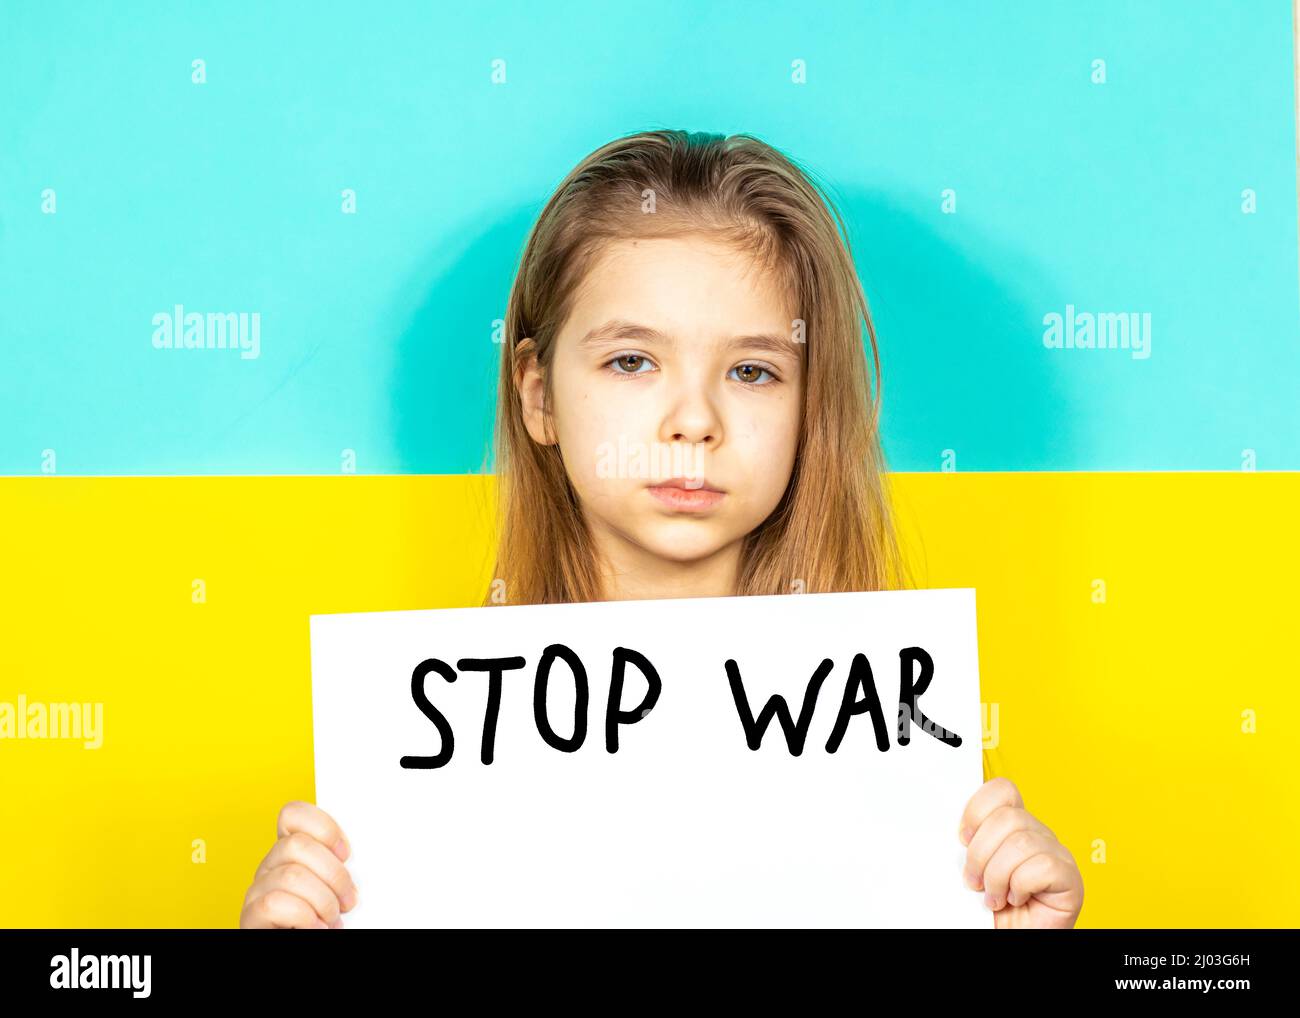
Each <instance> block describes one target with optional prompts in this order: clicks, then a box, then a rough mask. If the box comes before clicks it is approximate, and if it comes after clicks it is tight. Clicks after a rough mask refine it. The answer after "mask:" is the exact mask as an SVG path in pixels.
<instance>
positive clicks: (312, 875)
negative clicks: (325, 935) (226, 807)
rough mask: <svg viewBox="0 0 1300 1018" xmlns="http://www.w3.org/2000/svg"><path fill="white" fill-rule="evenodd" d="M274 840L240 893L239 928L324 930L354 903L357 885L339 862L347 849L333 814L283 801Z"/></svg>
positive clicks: (335, 923)
mask: <svg viewBox="0 0 1300 1018" xmlns="http://www.w3.org/2000/svg"><path fill="white" fill-rule="evenodd" d="M276 833H277V840H276V843H275V844H274V845H273V846H271V851H269V852H268V853H267V854H266V858H264V859H263V860H262V862H261V864H260V865H259V866H258V868H257V872H256V873H255V874H254V876H253V883H252V886H251V887H249V889H248V893H247V894H246V895H244V907H243V909H242V911H241V912H240V916H239V925H240V926H241V927H243V928H245V929H257V928H262V929H266V928H276V929H329V928H331V927H333V928H338V927H341V926H342V919H341V913H342V912H347V911H349V910H350V909H352V908H354V907H356V902H357V889H356V884H355V883H354V882H353V880H352V876H351V874H350V873H348V870H347V867H346V866H344V865H343V862H344V860H346V859H347V858H348V857H349V856H350V855H351V847H350V846H349V845H348V842H347V838H346V837H345V836H344V834H343V831H342V830H341V829H340V828H339V825H338V824H337V823H335V822H334V818H333V817H331V816H330V815H329V814H328V813H326V812H325V811H324V810H323V809H321V808H320V807H318V806H315V805H313V804H311V803H309V802H302V801H294V802H290V803H286V804H285V806H284V807H283V808H282V809H281V810H280V815H279V817H278V818H277V819H276Z"/></svg>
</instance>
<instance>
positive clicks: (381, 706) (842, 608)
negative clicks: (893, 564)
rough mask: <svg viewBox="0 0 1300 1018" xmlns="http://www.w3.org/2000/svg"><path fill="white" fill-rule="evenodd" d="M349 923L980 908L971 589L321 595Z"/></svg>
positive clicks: (773, 916) (318, 720)
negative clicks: (970, 838)
mask: <svg viewBox="0 0 1300 1018" xmlns="http://www.w3.org/2000/svg"><path fill="white" fill-rule="evenodd" d="M311 657H312V695H313V700H314V703H313V713H314V724H315V752H316V796H317V797H316V802H317V804H318V805H319V806H320V807H321V808H322V809H324V810H325V811H326V812H327V813H329V814H330V815H331V816H333V817H334V818H335V819H336V820H337V821H338V822H339V825H340V826H341V827H342V828H343V830H344V832H345V833H346V834H347V836H348V839H349V841H350V842H351V845H352V857H351V859H350V860H349V861H348V868H349V870H350V871H351V873H352V875H353V878H354V879H355V881H356V883H357V890H358V899H359V903H358V905H357V907H356V908H355V909H354V910H353V911H352V912H350V913H347V914H346V915H345V917H344V923H345V925H346V926H348V927H380V926H383V927H483V926H490V927H498V926H508V927H520V926H522V927H574V926H581V927H682V926H689V927H700V926H706V927H729V928H732V927H750V926H761V927H770V926H780V927H785V926H799V927H806V926H817V927H822V926H830V927H952V926H957V927H985V928H990V927H991V926H992V917H991V913H989V912H988V911H987V910H986V909H985V908H984V907H983V904H982V895H981V894H979V893H978V892H975V891H972V890H970V889H969V888H967V887H966V886H965V884H964V883H963V882H962V878H961V867H962V863H963V861H964V859H965V849H964V848H963V847H962V845H961V843H960V842H959V841H958V838H957V829H958V824H959V821H960V819H961V814H962V810H963V809H964V807H965V805H966V802H967V800H968V799H969V798H970V796H971V795H972V794H973V793H974V792H975V790H976V789H977V788H979V786H980V784H981V783H982V780H983V774H982V768H981V760H980V753H981V738H982V727H981V716H980V695H979V675H978V667H977V649H976V635H975V592H974V591H973V590H918V591H899V592H882V593H844V594H791V595H784V596H782V595H773V596H757V597H718V598H690V599H673V600H654V601H605V602H597V603H591V604H565V605H537V606H500V607H487V608H456V609H434V610H427V611H396V612H369V613H358V614H340V615H315V616H312V618H311Z"/></svg>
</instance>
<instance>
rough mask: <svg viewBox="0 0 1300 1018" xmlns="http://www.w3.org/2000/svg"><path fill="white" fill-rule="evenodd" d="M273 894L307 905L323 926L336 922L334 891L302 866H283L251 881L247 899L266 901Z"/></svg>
mask: <svg viewBox="0 0 1300 1018" xmlns="http://www.w3.org/2000/svg"><path fill="white" fill-rule="evenodd" d="M274 894H290V895H293V896H294V897H295V898H300V899H301V900H302V901H304V902H306V903H307V905H308V907H310V908H311V909H312V911H313V913H314V918H317V919H319V920H320V921H321V922H323V923H324V924H325V925H326V926H332V925H333V924H334V923H336V922H337V921H338V919H339V913H340V909H339V899H338V896H337V895H336V894H335V893H334V890H333V888H331V887H330V886H329V884H327V883H325V881H323V880H322V879H321V878H320V877H318V876H317V875H316V874H315V873H313V872H312V871H311V870H310V869H308V868H307V867H306V866H303V865H302V864H301V863H296V862H291V863H285V865H283V866H279V867H277V868H275V869H273V870H269V871H268V872H267V873H265V874H264V875H263V876H261V877H259V878H258V879H257V880H254V881H253V886H252V887H250V888H249V889H248V897H249V898H255V897H262V898H267V897H270V896H271V895H274Z"/></svg>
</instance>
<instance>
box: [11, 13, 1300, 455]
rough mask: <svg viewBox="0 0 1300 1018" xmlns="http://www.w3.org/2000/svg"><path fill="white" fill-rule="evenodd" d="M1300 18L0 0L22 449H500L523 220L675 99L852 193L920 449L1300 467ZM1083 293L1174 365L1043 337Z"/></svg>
mask: <svg viewBox="0 0 1300 1018" xmlns="http://www.w3.org/2000/svg"><path fill="white" fill-rule="evenodd" d="M1291 31H1292V25H1291V10H1290V5H1289V3H1287V2H1286V0H1267V2H1264V0H1257V2H1253V3H1241V2H1235V3H1226V2H1225V3H1209V2H1197V3H1185V2H1180V3H1142V4H1134V3H1127V2H1125V3H1077V4H1059V3H1050V4H1044V3H1041V2H1018V3H1000V4H970V3H827V4H821V5H808V4H798V5H796V4H793V3H781V4H762V3H758V4H756V3H709V4H703V3H683V2H675V3H674V2H670V3H659V4H654V5H651V6H648V7H629V8H625V9H621V10H619V9H614V8H613V5H610V4H608V3H568V4H545V5H536V4H526V3H493V4H491V5H489V6H486V7H483V8H482V9H476V10H473V11H466V10H464V9H462V8H461V7H460V6H459V5H452V4H447V5H443V4H437V5H432V4H427V3H425V4H420V3H392V2H390V3H373V4H368V5H364V6H361V7H358V6H356V5H353V4H324V3H314V4H310V5H307V4H303V5H292V4H261V3H257V4H252V3H221V4H217V5H203V6H200V5H197V4H195V5H181V4H145V3H122V4H93V3H12V2H7V3H5V4H4V5H3V6H2V7H0V473H3V474H18V475H21V474H34V473H39V472H40V469H41V451H42V450H43V449H46V448H53V449H54V450H56V452H57V454H58V471H59V473H61V474H329V473H338V472H339V464H340V451H341V450H342V449H344V448H350V449H354V450H356V455H357V471H358V472H360V473H463V472H466V471H477V470H480V469H482V468H483V466H484V458H485V455H486V452H487V448H488V442H489V439H490V434H491V421H492V409H493V398H494V382H495V376H496V367H497V358H498V355H499V352H500V347H499V346H497V345H496V344H494V343H493V342H492V323H493V320H494V319H498V318H500V317H502V315H503V314H504V308H505V302H506V297H507V294H508V291H509V286H510V281H511V276H512V273H513V270H514V267H515V264H516V261H517V259H518V256H519V253H520V248H521V245H522V242H523V239H524V236H525V233H526V231H527V229H528V227H529V225H530V224H531V222H532V220H533V218H534V217H535V216H536V214H537V212H538V211H539V210H540V208H541V206H542V204H543V203H544V201H545V200H546V198H547V197H548V196H549V194H550V192H551V191H552V190H553V188H554V187H555V186H556V184H558V182H559V181H560V180H561V179H562V178H563V176H564V175H565V173H566V172H567V171H568V170H569V169H570V168H571V167H572V166H573V165H574V164H575V163H576V162H577V161H578V160H579V159H581V158H582V157H583V156H584V155H585V154H587V153H588V152H589V151H591V150H592V149H594V148H596V147H597V146H599V145H600V144H602V143H604V142H605V141H608V140H610V139H611V138H614V137H617V136H619V135H623V134H627V133H630V132H632V131H636V130H642V129H647V128H656V127H673V128H684V129H688V130H706V131H718V132H727V133H731V132H740V131H744V132H749V133H753V134H756V135H758V136H759V137H761V138H763V139H764V140H765V141H768V142H769V143H771V144H773V145H775V146H776V147H778V148H780V149H782V150H783V151H785V152H787V153H788V154H789V155H791V156H793V157H794V158H795V159H796V160H798V161H799V162H801V163H802V164H804V165H805V166H807V167H808V168H809V169H811V170H812V171H813V172H814V173H815V174H816V175H817V176H818V177H819V178H821V179H822V180H824V181H826V182H827V183H828V184H829V185H830V187H831V189H832V191H833V193H834V195H835V196H836V198H837V200H838V201H839V202H840V203H841V207H842V210H843V211H844V213H845V215H846V217H847V219H848V221H849V223H850V227H851V233H852V246H853V252H854V255H855V257H856V258H857V262H858V267H859V271H860V273H861V275H862V278H863V281H864V284H865V287H866V290H867V294H868V298H869V301H870V303H871V305H872V310H873V313H874V318H875V323H876V327H877V331H878V336H879V341H880V344H881V348H882V356H883V360H884V396H885V444H886V451H887V454H888V457H889V461H890V464H891V466H892V467H893V468H894V469H896V470H916V471H928V470H937V469H940V466H941V462H942V454H943V450H945V449H952V450H954V451H955V453H956V462H957V466H958V469H961V470H1005V471H1019V470H1169V469H1208V470H1217V469H1225V470H1237V469H1240V466H1241V451H1242V450H1243V449H1244V448H1252V449H1255V450H1256V451H1257V455H1258V466H1259V468H1260V469H1292V470H1294V469H1297V468H1300V314H1298V311H1300V286H1298V283H1297V280H1298V278H1300V268H1298V266H1297V207H1296V156H1295V119H1294V102H1295V96H1294V85H1293V62H1292V48H1291ZM197 58H201V59H203V60H204V61H206V73H207V82H206V84H203V85H195V84H193V83H192V82H191V79H190V75H191V61H192V60H194V59H197ZM497 58H500V59H504V60H505V61H506V71H507V80H506V83H505V84H501V85H494V84H493V83H492V81H491V70H492V63H491V62H492V61H493V60H494V59H497ZM1097 58H1100V59H1104V60H1105V61H1106V74H1107V83H1106V84H1104V85H1096V84H1093V83H1092V82H1091V80H1090V74H1091V71H1092V67H1091V63H1092V61H1093V60H1094V59H1097ZM796 59H801V60H804V61H805V62H806V66H807V83H806V84H802V85H797V84H793V83H792V82H791V61H793V60H796ZM44 188H53V189H55V191H56V192H57V201H58V205H57V209H58V211H57V213H56V214H54V215H46V214H42V212H41V192H42V190H43V189H44ZM344 188H352V189H354V190H355V191H356V194H357V212H356V214H355V215H344V214H342V213H341V211H340V206H341V197H340V192H341V191H342V190H343V189H344ZM945 188H951V189H953V190H954V191H955V192H956V195H957V212H956V214H954V215H945V214H943V213H942V211H941V193H942V191H943V190H944V189H945ZM1245 188H1253V189H1254V190H1255V191H1256V193H1257V195H1258V198H1257V200H1258V212H1257V213H1256V214H1253V215H1245V214H1243V213H1242V211H1241V192H1242V191H1243V189H1245ZM177 303H180V304H184V305H185V306H186V308H187V309H190V310H202V311H232V310H233V311H249V312H252V311H258V312H260V314H261V326H262V328H261V356H260V357H259V358H258V359H256V360H242V359H240V358H239V356H238V354H235V353H232V352H230V351H184V350H182V351H176V350H156V349H154V348H153V346H152V343H151V337H152V334H153V325H152V316H153V315H154V314H155V313H157V312H160V311H170V309H171V308H172V306H173V305H174V304H177ZM1067 303H1072V304H1074V305H1075V306H1076V308H1078V309H1079V310H1080V311H1084V310H1090V311H1114V312H1122V311H1149V312H1150V313H1151V316H1152V344H1151V347H1152V354H1151V357H1150V359H1149V360H1145V361H1143V360H1134V359H1133V358H1132V357H1131V356H1130V355H1129V354H1128V352H1126V351H1119V350H1110V351H1100V350H1094V351H1080V350H1073V351H1071V350H1062V351H1054V350H1049V349H1046V348H1045V347H1044V345H1043V342H1042V334H1043V328H1044V327H1043V324H1042V319H1043V315H1044V314H1046V313H1048V312H1052V311H1056V312H1064V309H1065V305H1066V304H1067Z"/></svg>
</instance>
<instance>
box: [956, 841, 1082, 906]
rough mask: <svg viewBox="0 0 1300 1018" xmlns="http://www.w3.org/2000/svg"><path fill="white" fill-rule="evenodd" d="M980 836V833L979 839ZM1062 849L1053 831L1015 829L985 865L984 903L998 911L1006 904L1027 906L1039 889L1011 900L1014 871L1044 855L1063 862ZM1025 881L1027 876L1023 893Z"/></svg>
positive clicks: (1032, 870) (1013, 897)
mask: <svg viewBox="0 0 1300 1018" xmlns="http://www.w3.org/2000/svg"><path fill="white" fill-rule="evenodd" d="M981 833H982V830H981ZM979 836H980V835H978V834H977V835H976V837H977V838H978V837H979ZM1061 852H1062V849H1061V845H1060V842H1058V841H1057V840H1056V838H1054V837H1053V836H1052V835H1051V833H1050V832H1046V831H1044V830H1035V829H1032V828H1025V827H1022V828H1019V829H1017V830H1014V831H1012V832H1011V833H1010V834H1008V835H1007V837H1006V839H1005V840H1003V841H1002V843H1001V844H999V845H998V847H997V850H996V851H995V852H994V853H993V857H992V858H991V859H990V860H989V861H988V865H987V866H985V868H984V871H983V872H984V879H983V883H984V904H986V905H987V906H988V907H989V908H991V909H992V910H993V911H994V912H996V911H997V910H998V909H1000V908H1002V907H1004V906H1006V905H1023V904H1024V903H1025V902H1026V901H1028V900H1029V898H1030V896H1031V895H1032V894H1033V893H1034V891H1037V890H1039V888H1034V889H1033V890H1031V891H1029V892H1027V893H1024V894H1023V896H1021V897H1018V898H1017V897H1015V896H1014V895H1013V896H1012V897H1011V899H1010V900H1008V892H1009V890H1010V888H1011V876H1012V874H1013V873H1014V872H1015V871H1016V870H1017V869H1018V868H1020V867H1021V866H1023V865H1025V864H1026V863H1027V862H1028V861H1029V860H1031V859H1037V858H1039V857H1042V858H1045V859H1056V860H1058V861H1062V860H1061ZM1036 865H1037V864H1036ZM1033 872H1035V870H1034V869H1031V870H1029V871H1027V873H1028V874H1032V873H1033ZM1023 881H1024V878H1022V886H1021V888H1020V890H1021V891H1022V892H1023V891H1024V883H1023ZM1044 889H1045V888H1044Z"/></svg>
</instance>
